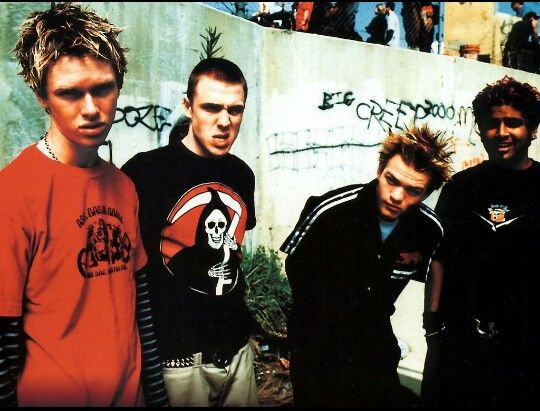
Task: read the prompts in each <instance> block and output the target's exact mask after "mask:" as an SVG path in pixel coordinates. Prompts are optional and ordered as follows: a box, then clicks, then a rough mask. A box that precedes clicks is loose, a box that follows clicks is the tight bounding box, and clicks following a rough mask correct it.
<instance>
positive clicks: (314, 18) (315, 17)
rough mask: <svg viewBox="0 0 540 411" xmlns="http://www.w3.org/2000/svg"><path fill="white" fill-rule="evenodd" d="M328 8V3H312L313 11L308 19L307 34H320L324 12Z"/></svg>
mask: <svg viewBox="0 0 540 411" xmlns="http://www.w3.org/2000/svg"><path fill="white" fill-rule="evenodd" d="M329 8H330V2H328V1H315V2H313V11H312V12H311V18H310V19H309V28H308V33H313V34H322V27H323V24H324V21H325V16H326V11H327V9H329Z"/></svg>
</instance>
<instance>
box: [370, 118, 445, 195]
mask: <svg viewBox="0 0 540 411" xmlns="http://www.w3.org/2000/svg"><path fill="white" fill-rule="evenodd" d="M396 154H399V155H401V157H402V158H403V161H404V162H405V163H406V164H409V165H412V166H413V167H414V168H415V169H416V170H417V171H427V172H428V173H429V174H430V176H431V178H430V183H429V187H428V192H429V193H431V192H432V191H433V190H437V189H439V188H440V187H441V186H442V185H443V183H445V182H447V181H448V180H449V179H450V176H451V175H452V159H451V157H452V154H454V151H453V149H452V141H451V138H449V137H445V136H444V132H442V131H432V130H430V128H429V127H428V125H427V124H424V125H423V126H421V127H417V126H411V127H410V128H408V129H407V130H405V131H403V132H401V133H394V132H392V131H389V132H388V136H387V137H386V139H385V140H384V141H383V143H382V147H381V150H380V152H379V172H381V171H382V170H384V168H385V167H386V165H387V164H388V161H389V160H390V159H391V158H392V157H393V156H394V155H396Z"/></svg>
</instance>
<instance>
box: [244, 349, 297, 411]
mask: <svg viewBox="0 0 540 411" xmlns="http://www.w3.org/2000/svg"><path fill="white" fill-rule="evenodd" d="M254 347H255V351H256V357H255V376H256V380H257V388H258V394H259V403H260V406H262V407H291V406H293V393H292V385H291V379H290V377H289V360H288V359H287V352H286V351H285V352H283V349H281V350H280V348H279V346H276V345H274V344H268V343H264V342H255V343H254Z"/></svg>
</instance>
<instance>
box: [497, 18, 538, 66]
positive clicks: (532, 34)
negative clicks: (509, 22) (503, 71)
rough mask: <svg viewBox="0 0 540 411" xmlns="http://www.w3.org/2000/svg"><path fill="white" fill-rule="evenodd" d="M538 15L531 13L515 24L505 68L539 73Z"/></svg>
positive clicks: (505, 54)
mask: <svg viewBox="0 0 540 411" xmlns="http://www.w3.org/2000/svg"><path fill="white" fill-rule="evenodd" d="M538 39H539V37H538V15H537V14H536V13H535V12H534V11H531V12H529V13H527V14H526V15H525V16H523V19H522V20H521V21H518V22H516V23H514V25H513V26H512V30H511V31H510V34H509V35H508V39H507V40H506V44H505V46H504V53H503V66H505V67H510V68H515V69H519V70H524V71H528V72H530V73H536V72H538V69H539V66H540V63H539V62H540V50H539V48H540V47H539V45H538Z"/></svg>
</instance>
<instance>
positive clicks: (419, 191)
mask: <svg viewBox="0 0 540 411" xmlns="http://www.w3.org/2000/svg"><path fill="white" fill-rule="evenodd" d="M406 191H407V194H409V195H410V196H413V197H418V196H420V195H422V193H423V192H424V190H422V189H421V188H417V187H407V188H406Z"/></svg>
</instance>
